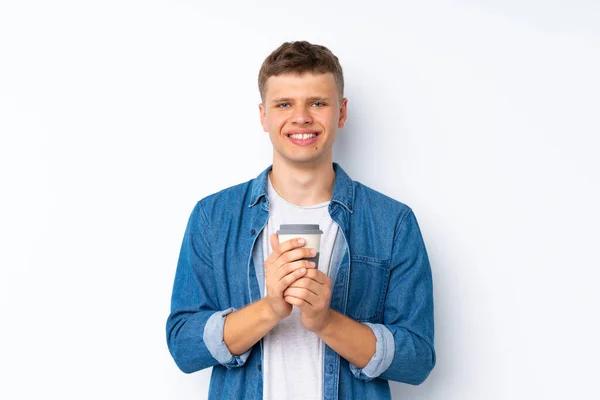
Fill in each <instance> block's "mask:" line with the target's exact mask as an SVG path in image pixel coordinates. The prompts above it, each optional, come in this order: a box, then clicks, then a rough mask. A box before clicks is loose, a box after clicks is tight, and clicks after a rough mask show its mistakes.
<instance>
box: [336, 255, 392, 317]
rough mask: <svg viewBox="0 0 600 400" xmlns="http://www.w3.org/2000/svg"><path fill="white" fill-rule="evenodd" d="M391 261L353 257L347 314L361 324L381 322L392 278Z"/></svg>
mask: <svg viewBox="0 0 600 400" xmlns="http://www.w3.org/2000/svg"><path fill="white" fill-rule="evenodd" d="M390 270H391V261H390V260H381V259H377V258H372V257H366V256H358V255H356V256H352V258H351V263H350V281H349V282H348V284H349V287H348V302H347V307H346V314H347V315H348V316H349V317H350V318H352V319H353V320H355V321H359V322H380V321H382V320H383V307H384V303H385V296H386V294H387V288H388V282H389V278H390Z"/></svg>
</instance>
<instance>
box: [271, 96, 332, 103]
mask: <svg viewBox="0 0 600 400" xmlns="http://www.w3.org/2000/svg"><path fill="white" fill-rule="evenodd" d="M307 100H308V101H324V102H328V101H329V98H328V97H319V96H316V97H315V96H313V97H309V98H308V99H307ZM293 101H294V99H291V98H289V97H281V98H279V99H273V100H272V102H273V103H291V102H293Z"/></svg>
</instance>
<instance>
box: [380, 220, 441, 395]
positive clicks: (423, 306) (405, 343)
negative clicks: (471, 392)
mask: <svg viewBox="0 0 600 400" xmlns="http://www.w3.org/2000/svg"><path fill="white" fill-rule="evenodd" d="M392 264H393V268H392V271H391V274H390V280H389V285H388V292H387V295H386V300H385V306H384V314H383V315H384V317H383V323H384V325H385V326H386V327H387V328H388V329H389V330H390V332H391V334H392V336H393V338H394V347H395V351H394V357H393V360H392V362H391V364H390V365H389V367H388V368H387V370H385V371H384V372H383V373H382V374H381V375H379V377H380V378H383V379H388V380H393V381H398V382H404V383H408V384H412V385H418V384H420V383H422V382H423V381H424V380H425V379H426V378H427V376H429V373H430V372H431V370H432V369H433V367H434V366H435V363H436V354H435V350H434V346H433V336H434V326H433V280H432V276H431V267H430V265H429V258H428V256H427V251H426V250H425V243H424V242H423V238H422V236H421V231H420V229H419V225H418V223H417V219H416V217H415V216H414V214H413V212H412V210H411V209H410V208H409V209H408V210H407V211H406V212H405V213H404V215H403V216H402V217H401V218H399V220H398V222H397V225H396V235H395V238H394V250H393V253H392Z"/></svg>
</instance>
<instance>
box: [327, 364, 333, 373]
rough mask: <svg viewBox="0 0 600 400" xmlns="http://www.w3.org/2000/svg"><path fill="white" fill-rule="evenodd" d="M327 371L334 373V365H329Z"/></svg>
mask: <svg viewBox="0 0 600 400" xmlns="http://www.w3.org/2000/svg"><path fill="white" fill-rule="evenodd" d="M327 371H328V372H329V373H330V374H331V373H332V372H333V365H331V364H329V367H328V368H327Z"/></svg>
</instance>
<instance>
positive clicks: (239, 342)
mask: <svg viewBox="0 0 600 400" xmlns="http://www.w3.org/2000/svg"><path fill="white" fill-rule="evenodd" d="M278 323H279V318H278V317H277V316H276V315H275V314H274V313H273V310H272V309H271V307H270V306H269V304H268V302H267V299H266V298H263V299H261V300H259V301H257V302H255V303H252V304H250V305H248V306H246V307H244V308H242V309H241V310H238V311H235V312H232V313H231V314H228V315H227V317H226V318H225V327H224V329H223V340H224V342H225V344H226V345H227V348H228V349H229V351H230V352H231V354H233V355H240V354H243V353H244V352H246V351H247V350H248V349H249V348H251V347H252V346H254V344H255V343H256V342H258V341H259V340H260V339H262V338H263V337H264V336H265V335H266V334H267V333H269V331H270V330H271V329H273V328H274V327H275V326H276V325H277V324H278Z"/></svg>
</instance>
